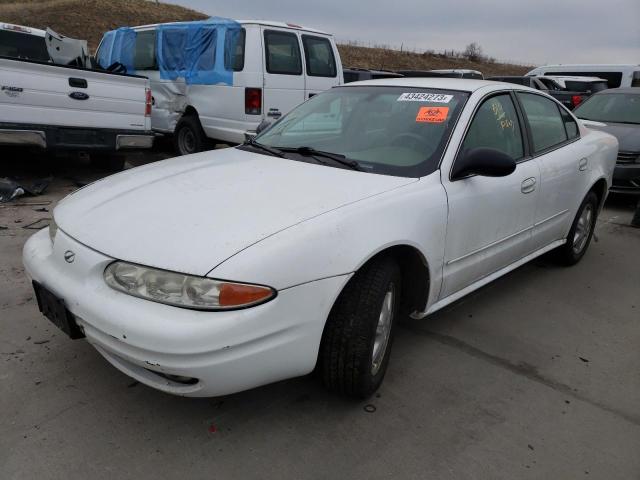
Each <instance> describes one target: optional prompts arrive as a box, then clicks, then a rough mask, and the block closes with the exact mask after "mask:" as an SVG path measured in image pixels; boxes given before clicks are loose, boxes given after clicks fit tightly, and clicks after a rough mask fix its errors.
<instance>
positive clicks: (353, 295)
mask: <svg viewBox="0 0 640 480" xmlns="http://www.w3.org/2000/svg"><path fill="white" fill-rule="evenodd" d="M400 293H401V276H400V268H399V267H398V265H397V263H396V262H395V261H394V260H393V259H392V258H390V257H385V258H380V259H377V260H374V261H372V262H371V263H370V264H368V265H365V267H363V268H362V269H361V270H360V271H358V272H356V274H355V275H354V276H353V278H352V279H351V280H350V281H349V283H348V284H347V285H346V286H345V288H344V290H343V291H342V293H341V294H340V296H339V297H338V299H337V300H336V303H335V305H334V306H333V309H332V310H331V313H330V315H329V318H328V320H327V325H326V327H325V331H324V333H323V336H322V343H321V346H320V358H319V367H320V373H321V374H322V378H323V382H324V384H325V386H326V387H327V388H328V389H329V390H332V391H337V392H340V393H343V394H345V395H349V396H353V397H359V398H367V397H369V396H370V395H371V394H373V393H374V392H375V391H376V390H377V389H378V387H379V386H380V384H381V383H382V380H383V378H384V375H385V373H386V370H387V365H388V363H389V354H390V352H391V344H392V343H393V333H394V325H395V322H396V319H397V317H398V307H399V304H400Z"/></svg>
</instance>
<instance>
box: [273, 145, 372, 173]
mask: <svg viewBox="0 0 640 480" xmlns="http://www.w3.org/2000/svg"><path fill="white" fill-rule="evenodd" d="M278 150H281V151H283V152H292V153H299V154H300V155H303V156H305V157H322V158H328V159H330V160H333V161H334V162H336V163H339V164H340V165H344V166H345V167H348V168H350V169H351V170H358V171H361V170H362V168H361V167H360V164H359V163H358V162H357V161H355V160H351V159H348V158H347V157H345V156H344V155H341V154H339V153H331V152H324V151H322V150H316V149H315V148H313V147H305V146H303V147H280V148H278ZM320 163H324V162H320Z"/></svg>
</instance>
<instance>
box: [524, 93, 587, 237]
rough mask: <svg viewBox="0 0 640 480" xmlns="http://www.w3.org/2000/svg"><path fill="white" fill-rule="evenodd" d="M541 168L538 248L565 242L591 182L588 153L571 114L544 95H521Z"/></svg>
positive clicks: (536, 226) (535, 225) (537, 233)
mask: <svg viewBox="0 0 640 480" xmlns="http://www.w3.org/2000/svg"><path fill="white" fill-rule="evenodd" d="M517 98H518V101H519V103H520V105H521V106H522V111H523V113H524V117H525V119H526V123H527V127H528V130H529V132H530V137H531V151H532V152H533V155H534V156H535V161H536V163H537V164H538V166H539V168H540V186H539V188H540V195H539V197H538V206H537V208H536V216H535V223H534V230H533V244H534V248H535V249H539V248H543V247H545V246H547V245H549V244H550V243H552V242H554V241H556V240H561V239H563V238H564V237H565V235H566V234H567V231H568V229H569V226H570V223H571V220H572V219H573V217H574V216H575V213H576V210H577V208H578V206H579V205H580V202H581V201H582V198H579V197H580V196H581V195H582V192H584V191H585V187H586V185H583V183H586V182H587V181H588V170H589V159H588V152H587V151H586V150H585V148H584V146H583V145H582V144H581V143H580V142H579V141H578V140H580V136H579V130H578V125H577V123H576V122H575V120H574V119H573V117H572V116H571V115H569V113H567V112H566V111H565V110H564V109H563V108H561V107H560V106H559V105H558V104H557V103H556V102H554V101H553V100H551V99H550V98H547V97H545V96H543V95H538V94H535V93H525V92H518V93H517Z"/></svg>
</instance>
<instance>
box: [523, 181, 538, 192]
mask: <svg viewBox="0 0 640 480" xmlns="http://www.w3.org/2000/svg"><path fill="white" fill-rule="evenodd" d="M536 183H537V181H536V179H535V177H529V178H526V179H524V180H523V181H522V184H521V185H520V191H521V192H522V193H531V192H533V191H534V190H535V189H536Z"/></svg>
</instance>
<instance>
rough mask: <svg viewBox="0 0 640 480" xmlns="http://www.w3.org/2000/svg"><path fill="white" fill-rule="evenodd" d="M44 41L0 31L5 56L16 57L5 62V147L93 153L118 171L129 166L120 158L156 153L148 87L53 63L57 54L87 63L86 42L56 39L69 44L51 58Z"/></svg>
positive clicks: (40, 34)
mask: <svg viewBox="0 0 640 480" xmlns="http://www.w3.org/2000/svg"><path fill="white" fill-rule="evenodd" d="M45 34H46V32H44V31H43V30H36V29H31V28H27V27H21V26H11V28H10V29H9V30H6V24H5V27H3V29H2V30H0V49H1V50H2V51H3V52H4V53H11V54H12V55H13V57H14V58H9V57H0V85H1V87H0V88H1V92H0V145H14V146H29V147H38V148H47V149H60V150H85V151H90V152H92V153H93V155H94V157H96V158H98V159H99V162H100V163H103V164H104V166H106V167H108V168H109V169H115V170H117V169H121V168H122V166H123V164H124V158H123V157H121V156H117V155H112V154H113V153H115V152H116V151H120V150H124V149H130V148H149V147H151V146H152V144H153V139H154V136H153V133H152V131H151V117H150V115H151V92H150V90H149V80H148V79H146V78H144V77H137V76H132V75H120V74H115V73H110V72H106V71H103V70H92V69H88V68H83V67H77V66H70V65H60V64H57V63H54V62H53V60H52V57H54V56H56V55H57V56H58V57H59V58H65V60H69V61H72V62H76V61H80V62H82V59H81V58H80V57H82V54H81V53H80V57H78V53H77V52H82V51H83V47H82V43H83V42H80V44H79V47H80V48H79V49H78V48H76V47H78V43H77V41H72V42H71V43H66V41H65V39H64V37H58V38H53V37H52V38H51V40H52V41H54V42H60V41H63V42H65V43H64V44H61V43H58V44H57V45H56V46H57V47H60V48H61V49H60V50H57V49H54V50H55V53H54V55H51V53H50V51H51V49H50V48H48V47H47V43H46V42H45ZM15 35H21V37H16V36H15ZM47 35H49V34H48V33H47ZM85 43H86V42H85ZM67 46H70V47H71V48H69V49H66V48H65V47H67ZM14 47H15V48H14ZM15 57H20V58H15ZM101 153H102V154H104V155H100V154H101Z"/></svg>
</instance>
